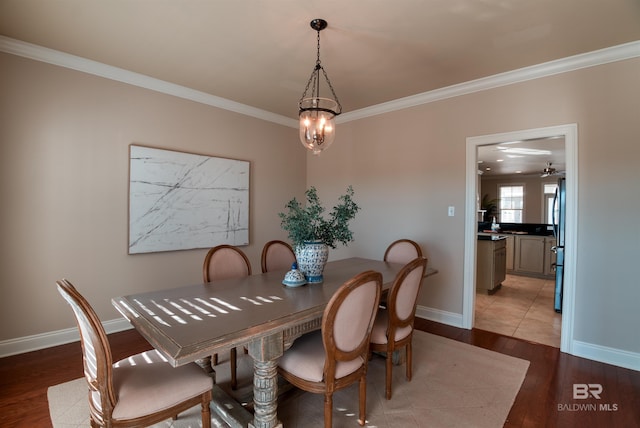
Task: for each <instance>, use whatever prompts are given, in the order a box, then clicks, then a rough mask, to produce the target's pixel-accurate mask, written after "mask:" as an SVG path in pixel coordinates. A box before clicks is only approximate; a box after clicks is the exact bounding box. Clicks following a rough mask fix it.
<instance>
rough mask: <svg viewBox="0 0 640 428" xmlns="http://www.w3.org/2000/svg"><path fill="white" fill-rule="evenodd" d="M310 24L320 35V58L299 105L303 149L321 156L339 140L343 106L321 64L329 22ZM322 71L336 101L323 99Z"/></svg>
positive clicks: (318, 52) (315, 21) (325, 86)
mask: <svg viewBox="0 0 640 428" xmlns="http://www.w3.org/2000/svg"><path fill="white" fill-rule="evenodd" d="M310 25H311V28H313V29H314V30H316V31H317V33H318V49H317V55H318V56H317V59H316V65H315V67H314V68H313V72H311V77H309V81H308V82H307V87H306V88H305V89H304V93H303V94H302V98H300V101H299V102H298V107H299V109H300V112H299V114H300V141H301V142H302V145H303V146H305V147H306V148H307V149H309V150H311V152H312V153H313V154H314V155H317V154H319V153H320V152H321V151H323V150H324V149H326V148H327V147H329V146H330V145H331V143H333V140H335V138H336V127H335V121H334V118H335V117H336V116H337V115H339V114H340V113H342V106H341V105H340V101H338V97H337V96H336V93H335V91H334V90H333V86H331V82H330V81H329V76H327V72H326V71H324V68H323V67H322V64H321V63H320V31H322V30H324V29H325V28H327V21H325V20H324V19H314V20H313V21H311V23H310ZM320 71H322V76H324V80H325V82H326V85H324V84H323V89H326V88H328V89H329V90H330V91H331V95H332V96H333V98H322V97H320V81H321V76H320Z"/></svg>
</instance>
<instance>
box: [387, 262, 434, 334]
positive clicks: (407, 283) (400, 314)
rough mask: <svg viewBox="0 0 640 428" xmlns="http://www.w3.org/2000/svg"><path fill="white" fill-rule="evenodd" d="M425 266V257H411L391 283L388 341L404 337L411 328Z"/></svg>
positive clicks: (388, 299)
mask: <svg viewBox="0 0 640 428" xmlns="http://www.w3.org/2000/svg"><path fill="white" fill-rule="evenodd" d="M426 267H427V259H426V258H424V257H417V258H415V259H413V260H412V261H410V262H409V263H407V264H406V265H405V266H404V267H403V268H402V269H401V270H400V272H398V274H397V275H396V277H395V279H394V281H393V284H392V285H391V289H390V290H389V297H388V298H387V310H388V314H389V325H388V327H387V338H388V340H389V342H391V341H394V340H396V339H401V338H404V337H406V336H407V335H408V334H409V333H411V331H412V329H413V322H414V319H415V316H416V306H417V304H418V293H419V292H420V285H421V284H422V277H423V275H424V271H425V269H426ZM401 330H402V331H401ZM398 335H399V336H401V337H398Z"/></svg>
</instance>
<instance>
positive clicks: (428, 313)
mask: <svg viewBox="0 0 640 428" xmlns="http://www.w3.org/2000/svg"><path fill="white" fill-rule="evenodd" d="M416 316H417V317H420V318H424V319H427V320H430V321H435V322H439V323H442V324H446V325H450V326H452V327H458V328H462V315H461V314H456V313H454V312H447V311H443V310H440V309H434V308H429V307H426V306H418V307H417V308H416ZM102 325H103V326H104V329H105V331H106V332H107V334H110V333H116V332H119V331H124V330H128V329H131V328H132V326H131V324H129V322H128V321H127V320H125V319H115V320H110V321H105V322H104V323H102ZM78 340H80V336H79V334H78V329H77V328H75V327H74V328H67V329H64V330H57V331H52V332H49V333H42V334H35V335H33V336H25V337H19V338H16V339H9V340H4V341H2V342H0V358H2V357H8V356H10V355H17V354H22V353H25V352H31V351H37V350H39V349H45V348H50V347H52V346H58V345H64V344H65V343H71V342H77V341H78ZM571 351H572V352H571V354H572V355H575V356H576V357H582V358H587V359H589V360H594V361H599V362H602V363H605V364H611V365H614V366H618V367H624V368H627V369H631V370H637V371H640V353H637V352H629V351H625V350H621V349H616V348H610V347H606V346H601V345H594V344H592V343H586V342H581V341H578V340H574V341H573V346H572V347H571Z"/></svg>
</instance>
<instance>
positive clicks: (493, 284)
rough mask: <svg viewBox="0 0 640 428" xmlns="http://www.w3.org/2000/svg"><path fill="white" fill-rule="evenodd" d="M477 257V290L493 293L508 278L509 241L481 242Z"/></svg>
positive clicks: (479, 242)
mask: <svg viewBox="0 0 640 428" xmlns="http://www.w3.org/2000/svg"><path fill="white" fill-rule="evenodd" d="M477 242H478V248H477V257H476V288H477V289H478V290H486V291H487V292H488V293H493V292H494V291H495V290H496V289H498V288H499V287H500V286H501V285H502V281H504V280H505V278H506V276H507V241H506V239H498V240H479V241H477Z"/></svg>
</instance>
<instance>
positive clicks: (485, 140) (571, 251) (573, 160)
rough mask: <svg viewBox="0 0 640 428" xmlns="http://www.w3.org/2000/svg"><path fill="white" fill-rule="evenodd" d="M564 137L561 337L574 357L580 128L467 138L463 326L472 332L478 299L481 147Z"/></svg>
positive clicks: (566, 349) (561, 344)
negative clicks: (565, 198)
mask: <svg viewBox="0 0 640 428" xmlns="http://www.w3.org/2000/svg"><path fill="white" fill-rule="evenodd" d="M558 136H561V137H564V140H565V155H566V173H565V176H566V179H567V180H566V181H567V206H566V208H567V226H568V227H567V230H566V240H565V242H566V246H567V249H566V252H565V266H566V267H565V274H564V291H563V295H564V296H563V310H562V327H561V329H562V335H561V340H560V350H561V351H562V352H569V353H571V349H570V348H571V343H572V342H573V311H574V296H575V270H576V269H575V253H576V233H577V215H576V214H577V174H578V171H577V159H578V157H577V125H576V124H569V125H560V126H552V127H547V128H536V129H529V130H523V131H515V132H507V133H501V134H492V135H485V136H478V137H469V138H467V156H466V160H467V164H466V173H467V182H466V212H465V260H464V291H463V311H462V312H463V313H462V324H463V325H462V326H463V327H464V328H468V329H471V328H472V327H473V325H474V314H475V299H476V287H475V284H476V278H475V275H476V230H477V200H476V195H477V189H478V180H479V178H478V172H477V171H478V168H477V166H478V163H477V161H478V155H477V151H478V150H477V149H478V147H480V146H486V145H492V144H498V143H505V142H515V141H524V140H533V139H545V138H552V137H558Z"/></svg>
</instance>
